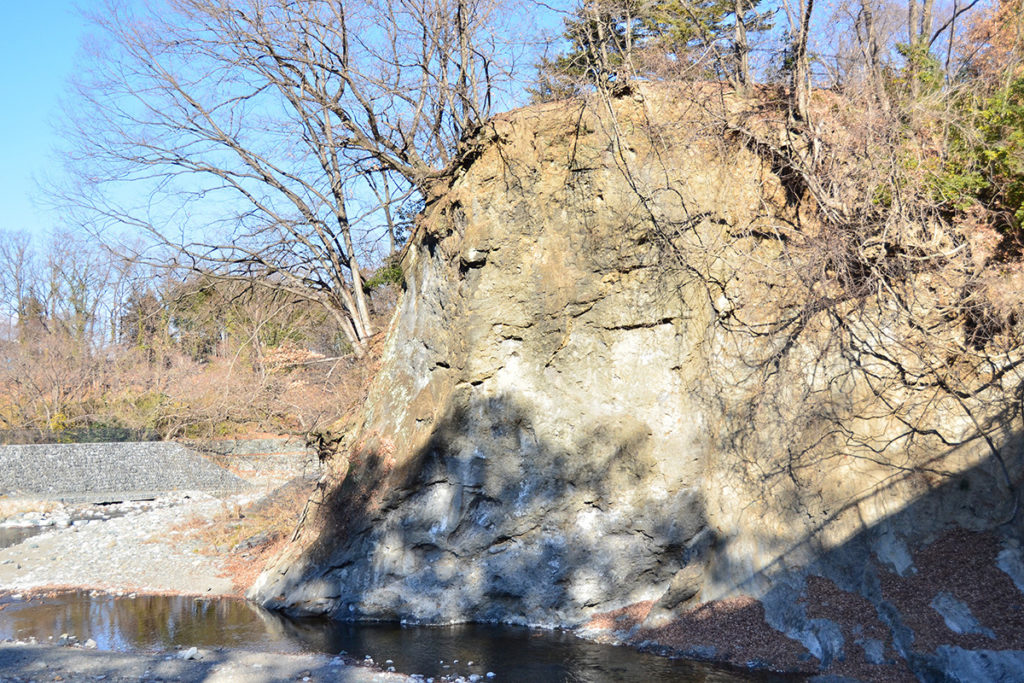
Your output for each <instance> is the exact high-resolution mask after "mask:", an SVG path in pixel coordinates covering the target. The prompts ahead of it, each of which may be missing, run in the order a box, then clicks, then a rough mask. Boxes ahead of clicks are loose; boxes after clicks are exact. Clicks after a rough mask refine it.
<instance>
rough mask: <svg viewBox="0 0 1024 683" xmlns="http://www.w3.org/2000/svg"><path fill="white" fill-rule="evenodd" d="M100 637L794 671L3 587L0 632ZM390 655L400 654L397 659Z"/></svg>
mask: <svg viewBox="0 0 1024 683" xmlns="http://www.w3.org/2000/svg"><path fill="white" fill-rule="evenodd" d="M65 633H67V634H71V635H74V636H75V637H77V638H78V639H79V640H80V641H82V642H84V641H85V640H87V639H89V638H91V639H93V640H94V641H96V644H97V646H98V647H99V648H100V649H105V650H122V651H127V650H147V651H159V650H169V649H174V648H179V647H180V648H188V647H192V646H196V647H199V648H200V649H213V648H220V647H225V648H241V649H248V650H260V651H270V652H323V653H327V654H339V653H341V652H344V653H345V654H346V656H347V657H351V658H354V659H356V660H362V659H364V658H365V656H366V655H369V656H371V657H372V658H373V659H374V661H375V662H376V663H377V664H378V665H379V666H382V667H384V668H387V667H388V666H394V667H395V669H396V670H397V671H398V672H400V673H405V674H413V673H419V674H423V675H425V676H434V677H445V676H455V675H461V676H469V675H470V674H474V673H475V674H479V675H481V676H484V675H486V674H487V672H494V674H495V677H494V678H493V679H487V680H496V681H528V682H529V683H546V682H548V681H550V682H552V683H556V682H561V681H581V682H582V681H586V682H588V683H591V682H592V683H603V682H605V681H681V682H685V681H708V682H711V681H715V682H718V681H721V682H723V683H724V682H727V681H751V680H759V681H769V680H780V681H781V680H793V679H792V678H783V677H775V676H766V675H759V674H752V673H747V672H733V671H728V670H723V669H717V668H714V667H710V666H707V665H704V664H701V663H697V662H689V661H684V660H673V659H668V658H665V657H658V656H655V655H651V654H645V653H641V652H637V651H635V650H632V649H629V648H623V647H613V646H610V645H600V644H597V643H592V642H589V641H586V640H582V639H580V638H576V637H575V636H572V635H569V634H567V633H562V632H557V631H541V630H535V629H529V628H521V627H514V626H500V625H482V624H466V625H459V626H431V627H426V626H419V627H405V626H401V625H397V624H348V623H342V622H336V621H330V620H326V619H299V620H296V619H289V618H287V617H284V616H282V615H280V614H277V613H274V612H269V611H267V610H264V609H261V608H259V607H257V606H255V605H253V604H251V603H249V602H246V601H244V600H240V599H197V598H188V597H181V596H139V597H129V596H124V597H115V596H111V595H107V594H90V593H86V592H70V593H63V594H59V595H55V596H49V597H43V598H33V599H31V600H23V599H17V600H16V599H14V598H13V597H11V596H7V597H0V640H4V639H18V640H25V639H28V638H30V637H34V638H36V639H37V640H39V641H40V642H49V641H50V640H51V639H52V640H53V641H56V640H57V639H58V638H59V637H60V636H61V635H62V634H65ZM388 660H391V663H388Z"/></svg>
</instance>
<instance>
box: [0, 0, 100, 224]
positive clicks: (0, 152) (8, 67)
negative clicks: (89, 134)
mask: <svg viewBox="0 0 1024 683" xmlns="http://www.w3.org/2000/svg"><path fill="white" fill-rule="evenodd" d="M3 5H4V6H3V12H2V14H0V17H2V21H3V23H4V25H5V26H6V30H5V31H4V36H3V40H0V92H2V93H3V97H2V98H0V99H2V104H0V230H24V231H28V232H31V233H34V234H42V233H43V232H45V231H47V230H49V229H51V228H52V227H54V226H56V225H57V223H58V222H59V217H57V216H56V215H54V214H53V213H52V212H51V211H50V210H49V209H47V208H46V207H44V206H42V205H41V204H40V203H39V202H38V201H37V200H38V199H39V188H38V187H37V185H36V182H35V178H42V177H45V176H46V175H48V174H51V173H52V169H53V167H54V166H56V165H57V164H56V161H55V156H54V148H55V147H56V145H57V143H58V140H57V139H56V137H55V134H54V132H53V124H54V123H55V120H56V118H57V117H59V115H60V112H59V110H58V104H59V100H60V98H61V96H62V94H63V92H64V89H65V83H66V81H67V79H68V77H69V76H70V75H71V72H72V69H73V68H74V64H75V56H76V54H77V53H78V50H79V45H80V42H81V38H82V35H83V34H84V33H85V25H84V20H83V19H82V18H81V17H80V16H79V14H78V12H77V10H76V9H75V4H74V3H73V2H71V0H6V1H5V2H4V3H3Z"/></svg>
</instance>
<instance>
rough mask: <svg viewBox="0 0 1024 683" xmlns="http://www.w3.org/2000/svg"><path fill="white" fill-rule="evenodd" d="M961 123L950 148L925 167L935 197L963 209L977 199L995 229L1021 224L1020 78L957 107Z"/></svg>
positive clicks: (1023, 109)
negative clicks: (992, 218) (959, 111)
mask: <svg viewBox="0 0 1024 683" xmlns="http://www.w3.org/2000/svg"><path fill="white" fill-rule="evenodd" d="M961 119H962V121H963V123H962V124H961V126H960V127H958V128H956V129H954V132H953V134H952V136H951V140H950V143H949V151H948V154H947V156H946V158H945V159H944V160H942V162H941V163H938V162H936V163H934V164H933V166H934V168H927V169H925V170H927V171H929V176H930V184H931V187H932V190H933V192H934V194H935V196H936V198H937V199H938V200H940V201H941V202H942V203H943V204H945V205H946V206H948V207H950V208H952V209H955V210H959V211H962V210H964V209H966V208H967V207H968V206H970V205H971V204H973V203H975V202H980V203H981V204H982V205H983V206H984V207H985V208H986V209H988V210H989V211H991V212H993V214H994V215H995V216H996V222H995V225H996V227H998V228H1000V229H1002V230H1003V231H1012V232H1019V231H1021V229H1022V227H1024V79H1018V80H1016V81H1014V82H1012V83H1011V84H1010V85H1009V86H1007V87H1004V88H1001V89H999V90H998V91H996V92H995V93H994V94H992V95H991V96H989V97H987V98H984V99H982V100H980V101H969V102H966V103H964V104H962V105H961Z"/></svg>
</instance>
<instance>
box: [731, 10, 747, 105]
mask: <svg viewBox="0 0 1024 683" xmlns="http://www.w3.org/2000/svg"><path fill="white" fill-rule="evenodd" d="M733 2H734V4H733V11H734V12H735V14H736V23H735V25H734V28H733V50H734V51H735V53H736V86H737V87H736V89H737V90H738V91H739V92H740V94H741V95H746V94H747V86H748V85H750V44H749V43H748V42H747V25H746V23H745V22H744V16H745V14H746V11H747V2H746V0H733Z"/></svg>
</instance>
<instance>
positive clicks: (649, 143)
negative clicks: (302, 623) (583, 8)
mask: <svg viewBox="0 0 1024 683" xmlns="http://www.w3.org/2000/svg"><path fill="white" fill-rule="evenodd" d="M598 111H600V108H597V109H592V108H580V105H578V104H577V105H568V104H555V105H547V106H545V107H535V108H530V109H526V110H522V111H519V112H514V113H512V114H509V115H507V116H505V117H501V118H499V119H498V120H496V121H495V122H494V123H493V124H492V125H490V126H488V127H487V128H486V129H485V130H484V131H483V132H482V133H481V135H480V136H479V138H478V139H477V141H476V142H475V144H476V145H477V148H476V152H477V154H476V155H475V158H474V159H473V161H472V163H471V164H469V165H468V166H467V168H466V169H465V171H464V173H463V174H462V175H461V176H460V177H458V178H457V179H456V180H455V181H454V183H453V184H452V186H451V188H450V190H449V191H448V192H447V193H445V194H444V195H443V196H441V197H440V198H438V199H436V201H434V202H433V203H432V204H430V205H429V206H428V209H427V212H426V218H425V220H424V222H423V225H422V231H421V232H420V233H418V234H417V235H416V237H415V238H414V241H413V244H412V245H411V248H410V250H409V252H408V256H407V258H406V261H405V264H404V267H405V272H406V281H407V287H408V291H407V292H406V294H405V296H404V298H403V301H402V303H401V304H400V306H399V310H398V311H397V313H396V317H395V319H394V321H393V324H392V327H391V330H390V332H389V336H388V341H387V347H386V351H385V355H384V359H383V367H382V370H381V373H380V375H379V377H378V378H377V380H376V381H375V384H374V386H373V388H372V390H371V394H370V397H369V400H368V401H367V403H366V406H365V410H364V414H363V419H362V423H361V425H360V426H359V427H358V429H357V430H356V432H355V434H354V436H353V437H352V438H351V439H350V440H349V441H348V442H347V444H346V449H347V450H346V454H347V457H340V456H339V458H338V459H337V460H336V461H335V462H334V464H333V467H334V476H333V478H332V479H331V480H330V481H329V482H325V489H324V499H323V501H322V502H321V501H318V502H321V505H319V506H318V509H319V510H320V512H319V513H318V514H317V515H316V516H315V518H314V517H311V518H310V519H309V520H308V521H307V523H306V526H305V527H304V530H303V533H302V535H301V536H300V541H299V542H298V543H296V544H295V546H294V548H293V549H292V551H291V554H290V555H288V556H287V557H285V558H283V559H282V561H281V562H279V563H278V565H277V566H276V567H275V568H273V569H271V570H269V571H268V572H267V573H266V574H265V575H264V576H263V577H262V579H261V581H260V582H259V583H258V584H257V585H256V586H255V588H254V589H253V592H252V595H253V596H254V597H255V598H256V599H258V600H260V601H262V602H264V603H265V604H267V605H269V606H272V607H278V608H286V609H290V610H294V611H300V612H323V613H328V614H331V615H332V616H335V617H338V618H374V619H405V620H410V621H422V622H449V621H463V620H503V621H511V622H528V623H534V624H549V625H569V626H573V625H579V624H581V623H583V622H584V621H586V620H587V619H588V618H589V617H590V616H591V615H593V614H595V613H598V612H603V611H608V610H612V609H615V608H618V607H623V606H626V605H629V604H633V603H637V602H640V601H645V600H647V601H653V602H654V609H652V611H651V617H650V620H651V621H652V622H657V620H658V619H665V618H668V617H670V616H671V615H672V614H673V613H677V612H678V611H679V610H682V609H686V608H687V606H691V605H693V604H694V603H695V602H696V601H704V600H709V599H715V598H722V597H729V596H735V595H741V594H751V595H755V596H759V597H760V596H765V595H768V596H770V597H769V598H768V599H766V601H765V604H766V609H768V608H769V607H770V605H772V604H778V605H779V610H777V611H776V613H775V614H769V615H768V619H769V622H771V621H772V620H773V619H774V620H775V621H778V622H779V628H780V630H784V631H785V630H787V629H789V630H792V631H793V634H791V637H793V638H796V639H797V640H800V642H804V641H807V643H809V645H808V647H809V648H810V649H811V650H813V649H814V648H817V654H816V655H815V656H817V657H818V658H819V659H823V658H824V657H826V656H827V657H832V656H840V655H841V653H842V646H843V644H842V636H841V635H837V633H836V632H835V630H836V629H835V628H834V625H830V623H823V622H824V621H825V620H821V619H811V620H809V619H807V618H806V617H800V615H796V616H793V615H789V616H787V614H786V611H787V609H789V608H791V607H792V605H791V604H790V605H788V607H787V605H786V604H785V603H786V602H787V601H790V602H791V601H792V599H794V598H795V597H798V596H799V590H796V592H795V593H791V594H790V593H785V591H783V592H779V586H780V585H788V584H780V581H781V580H782V578H783V577H785V576H788V575H789V574H791V573H792V572H794V571H797V572H799V571H804V570H806V568H807V567H810V566H818V567H828V568H831V569H829V571H831V572H832V573H833V574H834V575H835V576H837V577H840V579H841V580H842V581H843V582H844V585H853V584H855V583H857V582H858V581H862V582H863V576H862V574H863V572H864V569H863V562H864V560H865V559H866V558H867V557H869V556H871V555H872V554H876V555H877V557H878V559H879V560H880V561H881V562H882V563H889V564H891V565H892V566H893V567H894V570H895V571H899V572H905V571H912V569H911V567H910V566H909V565H908V562H910V559H909V558H910V555H909V554H908V552H907V551H906V545H905V544H906V543H907V542H911V543H912V542H914V541H916V540H921V539H926V538H929V537H932V536H934V535H935V534H937V533H938V532H939V531H940V530H941V529H943V528H944V527H945V526H946V525H948V524H949V523H953V522H955V523H959V524H962V525H965V526H968V527H972V528H987V527H990V526H992V525H993V524H994V523H995V522H997V521H999V520H1000V518H1001V517H1002V516H1005V514H1006V512H1007V504H1006V500H1005V499H1003V498H1001V497H1000V496H998V495H989V494H982V495H978V492H981V491H988V492H992V491H998V490H1000V483H999V479H998V472H997V469H996V468H995V467H994V466H993V465H992V464H991V463H989V462H988V452H987V451H986V450H985V449H984V448H983V447H982V444H979V443H976V442H977V441H979V440H977V439H975V440H971V439H969V438H968V439H965V444H964V445H961V446H959V447H950V446H943V445H941V444H938V442H937V441H927V439H926V438H925V437H926V436H927V435H924V436H922V440H918V441H915V442H914V444H913V445H912V447H908V446H907V444H906V443H905V442H902V443H898V444H893V443H892V442H893V441H894V439H893V437H894V435H895V434H896V431H897V430H898V429H900V428H901V424H902V423H900V421H899V420H897V419H894V417H893V414H892V413H891V412H890V413H884V412H880V411H877V410H874V411H872V410H871V408H872V406H875V407H877V406H878V404H879V398H878V397H877V396H876V395H875V393H873V392H872V391H870V390H869V387H866V386H865V384H864V383H863V382H859V381H857V380H856V379H849V375H850V373H849V367H848V366H847V365H844V362H848V359H847V360H845V361H844V359H843V358H842V357H841V356H840V355H839V354H833V353H832V352H831V351H828V350H824V351H823V350H822V349H823V348H825V347H826V346H827V345H826V344H823V345H822V347H821V348H817V347H814V344H813V343H811V342H801V344H800V345H798V347H797V348H795V349H785V354H788V355H786V357H785V359H784V360H783V361H782V362H781V363H776V365H775V367H776V369H777V372H776V373H775V374H774V375H772V374H770V375H769V376H767V379H766V375H764V374H763V373H762V374H758V373H757V372H754V371H753V370H752V368H754V367H755V365H756V364H753V363H752V362H751V361H750V359H751V357H752V356H754V355H757V353H760V352H762V351H763V350H764V348H763V347H762V346H759V344H763V343H762V342H761V341H759V340H758V339H757V338H756V337H753V336H748V337H743V336H740V335H737V334H734V333H732V332H730V331H729V329H728V327H727V326H725V325H724V324H722V322H721V321H723V320H724V319H727V318H729V317H730V316H732V315H733V308H734V307H736V306H745V307H746V309H747V310H748V311H754V312H757V311H758V310H759V309H764V311H765V313H764V315H765V317H768V316H770V314H771V312H772V311H776V312H777V311H779V310H782V309H783V308H784V306H785V303H784V302H785V300H786V298H787V297H788V296H790V295H791V293H790V291H789V290H788V289H787V273H786V272H785V270H784V269H780V268H775V267H774V264H776V263H781V259H782V251H783V250H784V249H785V242H784V240H778V239H771V238H770V236H771V235H772V234H776V233H777V232H778V229H777V226H778V225H779V224H781V223H785V224H787V225H792V224H794V223H799V222H801V221H803V222H804V223H806V224H811V221H810V220H809V219H808V217H807V215H806V213H805V212H806V207H803V206H800V205H798V204H797V205H795V204H794V202H792V201H791V198H789V197H787V189H786V188H785V187H784V186H783V182H782V181H781V180H780V178H779V176H778V174H777V173H776V171H774V170H773V169H772V166H771V164H770V163H769V162H768V161H766V160H765V159H763V158H761V157H760V156H759V155H758V154H757V153H756V151H754V150H752V149H750V148H749V147H745V146H743V145H741V144H740V143H738V142H729V141H727V140H724V139H723V137H722V135H721V133H720V131H719V129H718V128H717V127H716V125H717V124H716V122H715V120H714V118H713V117H710V116H709V115H707V114H706V113H703V112H699V111H694V112H690V111H687V110H686V108H685V107H684V106H683V105H682V104H680V103H678V102H676V101H675V97H674V96H673V94H672V92H670V91H666V90H660V91H654V90H652V91H650V92H646V93H645V94H644V97H640V96H637V97H635V98H628V99H624V100H620V101H617V102H615V103H614V104H613V106H612V108H611V109H610V110H607V111H603V112H601V113H600V114H599V113H597V112H598ZM651 112H659V114H658V116H657V120H658V121H659V122H665V121H667V122H668V123H659V125H657V126H655V125H654V124H652V123H651ZM612 114H614V116H613V115H612ZM612 129H615V130H616V131H617V132H618V134H619V138H618V139H619V142H618V143H616V142H615V139H614V138H613V137H612V136H611V135H610V131H611V130H612ZM665 226H672V233H671V234H666V230H665ZM765 235H767V236H769V237H764V236H765ZM695 245H699V246H700V248H699V249H697V248H696V247H695ZM780 302H783V303H780ZM748 319H749V318H748ZM809 338H810V339H811V340H813V339H815V337H814V335H813V334H811V335H809ZM781 355H783V354H782V353H780V356H781ZM755 375H756V377H755ZM776 375H777V376H776ZM780 377H781V378H782V379H779V378H780ZM908 406H909V404H908ZM899 410H903V408H902V407H901V408H899ZM906 410H908V411H912V410H913V408H912V407H907V408H906ZM897 412H898V411H897ZM850 416H862V417H863V420H862V421H861V422H858V423H857V424H856V425H855V426H853V427H850V422H849V418H850ZM942 419H944V420H947V421H949V420H954V421H960V422H964V423H965V424H966V419H965V418H964V417H963V416H956V415H954V414H953V413H952V412H950V413H946V414H943V416H942ZM837 423H838V424H842V425H844V429H843V430H840V429H836V428H835V424H837ZM887 430H888V431H887ZM967 430H968V428H967V427H964V430H963V431H964V433H966V432H967ZM851 433H856V435H858V439H859V441H858V443H860V444H861V445H862V446H864V445H865V444H867V445H866V446H864V447H865V452H868V451H870V452H871V453H872V454H873V457H857V456H858V451H856V450H854V449H852V448H850V447H847V445H844V444H845V442H843V443H840V441H839V438H840V437H843V438H847V439H848V438H849V435H850V434H851ZM837 435H838V436H837ZM875 438H878V439H881V440H882V441H886V440H888V441H887V443H889V446H883V447H881V448H880V449H875V450H872V449H871V448H870V447H871V446H872V445H873V442H872V439H875ZM995 438H997V439H998V440H1000V442H1001V443H1003V442H1007V443H1009V442H1008V441H1007V440H1008V439H1009V438H1010V437H1009V431H1007V430H1004V431H1000V432H998V433H996V437H995ZM1015 448H1016V446H1012V447H1008V449H1004V452H1005V453H1006V454H1009V455H1008V460H1009V464H1010V467H1011V470H1012V472H1013V473H1015V472H1016V471H1017V470H1016V469H1014V468H1016V466H1017V463H1016V461H1015V460H1014V457H1016V454H1017V450H1014V449H1015ZM898 449H902V450H898ZM924 451H928V460H929V463H928V466H927V467H926V468H919V467H917V464H918V460H916V459H915V458H918V457H919V456H920V454H921V453H922V452H924ZM1011 456H1012V457H1011ZM939 490H941V495H938V494H935V495H930V492H933V491H939ZM858 568H859V569H858ZM821 571H824V569H822V570H821ZM858 571H859V572H860V574H858ZM858 585H859V584H858ZM773 591H774V592H773ZM769 612H771V610H770V609H769ZM801 614H802V611H801ZM951 656H952V655H951Z"/></svg>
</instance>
